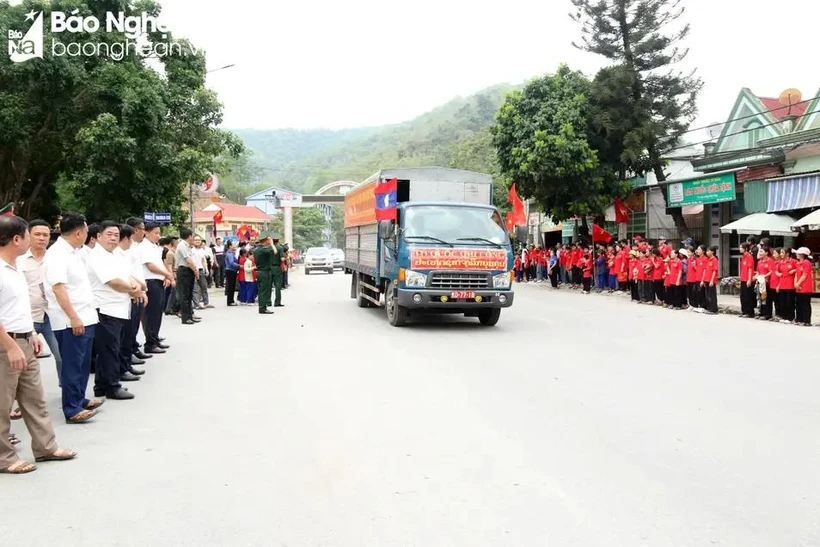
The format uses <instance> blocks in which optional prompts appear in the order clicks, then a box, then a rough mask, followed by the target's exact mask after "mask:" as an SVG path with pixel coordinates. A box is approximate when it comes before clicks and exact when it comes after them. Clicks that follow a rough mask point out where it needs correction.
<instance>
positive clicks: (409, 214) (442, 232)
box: [404, 205, 508, 245]
mask: <svg viewBox="0 0 820 547" xmlns="http://www.w3.org/2000/svg"><path fill="white" fill-rule="evenodd" d="M404 237H405V238H413V237H419V238H436V239H440V240H443V241H446V242H448V243H453V242H458V243H459V244H464V243H469V244H473V245H485V244H486V243H488V242H492V243H494V244H497V245H506V244H507V242H508V239H507V233H506V231H505V230H504V225H503V223H502V221H501V215H499V214H498V211H496V210H495V209H487V208H483V207H463V206H458V207H453V206H447V205H416V206H412V207H408V208H407V209H406V210H405V211H404ZM481 239H484V240H487V241H484V242H482V241H480V240H481Z"/></svg>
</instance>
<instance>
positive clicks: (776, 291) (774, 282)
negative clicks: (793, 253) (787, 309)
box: [769, 249, 783, 321]
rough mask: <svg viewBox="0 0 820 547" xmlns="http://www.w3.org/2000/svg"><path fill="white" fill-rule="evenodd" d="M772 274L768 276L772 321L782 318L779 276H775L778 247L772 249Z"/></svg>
mask: <svg viewBox="0 0 820 547" xmlns="http://www.w3.org/2000/svg"><path fill="white" fill-rule="evenodd" d="M771 255H772V275H770V276H769V283H770V284H771V289H772V303H773V304H774V315H773V316H772V321H779V320H780V319H782V318H783V317H782V315H781V314H782V311H781V310H780V278H779V277H777V268H778V267H779V266H780V249H772V252H771Z"/></svg>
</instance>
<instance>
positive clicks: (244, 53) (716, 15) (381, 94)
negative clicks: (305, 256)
mask: <svg viewBox="0 0 820 547" xmlns="http://www.w3.org/2000/svg"><path fill="white" fill-rule="evenodd" d="M160 1H161V2H162V5H163V7H164V11H163V16H162V19H163V21H165V22H166V23H167V24H168V26H169V27H170V28H171V30H172V31H173V32H174V34H175V35H177V36H184V37H187V38H189V39H191V40H192V41H194V42H195V43H196V44H197V45H199V46H201V47H203V48H204V49H205V50H206V52H207V55H208V67H209V68H211V69H213V68H218V67H221V66H224V65H226V64H231V63H235V64H236V66H235V67H234V68H230V69H226V70H222V71H217V72H214V73H212V74H209V76H208V85H209V86H210V87H212V88H213V89H215V90H216V91H217V92H218V93H219V96H220V98H221V100H222V101H223V102H224V104H225V121H224V126H225V127H229V128H240V127H254V128H281V127H298V128H314V127H326V128H333V129H336V128H342V127H357V126H365V125H381V124H387V123H395V122H400V121H404V120H408V119H411V118H413V117H415V116H417V115H419V114H422V113H424V112H427V111H429V110H430V109H432V108H434V107H436V106H438V105H441V104H443V103H445V102H447V101H448V100H450V99H452V98H454V97H456V96H459V95H461V96H466V95H470V94H472V93H474V92H476V91H479V90H481V89H483V88H485V87H488V86H491V85H494V84H497V83H502V82H507V83H519V82H522V81H525V80H527V79H529V78H532V77H534V76H537V75H540V74H543V73H545V72H551V71H553V70H554V69H555V68H556V67H557V66H558V64H559V63H561V62H567V63H569V65H570V66H571V67H572V68H574V69H579V70H583V71H585V72H588V73H589V74H590V75H592V74H594V72H595V70H596V69H597V68H599V67H600V66H601V63H602V60H601V58H599V57H596V56H593V55H590V54H586V53H582V52H579V51H577V50H576V49H575V48H573V47H572V45H571V42H572V41H573V40H574V39H575V40H577V39H578V37H579V33H578V28H577V26H576V25H575V23H573V22H572V21H571V20H570V19H569V17H568V16H567V14H568V13H569V11H570V10H571V7H572V6H571V3H570V1H569V0H504V1H503V2H500V1H486V2H483V4H482V3H478V2H476V1H475V0H473V1H470V2H467V1H464V0H435V1H433V0H415V1H414V2H385V1H384V0H344V1H338V0H337V1H329V0H322V1H319V2H315V1H314V2H295V1H289V2H282V1H280V0H273V1H271V0H233V1H231V2H225V1H224V0H219V1H217V0H160ZM684 3H685V4H686V5H687V13H686V15H685V17H686V19H687V21H689V22H690V23H691V25H692V33H691V35H690V38H689V40H688V46H689V47H690V49H691V52H690V56H689V60H688V63H687V65H688V67H690V68H691V67H697V69H698V73H699V74H700V76H701V77H702V78H703V79H704V81H705V84H706V85H705V88H704V90H703V93H702V95H701V98H700V101H699V102H700V105H699V106H700V111H701V114H700V118H699V120H698V125H702V124H705V123H710V122H713V121H723V120H724V119H725V118H726V117H727V116H728V114H729V110H730V109H731V107H732V105H733V103H734V100H735V98H736V96H737V93H738V91H739V90H740V88H741V87H749V88H751V89H752V90H753V91H754V92H755V93H757V94H758V95H768V96H775V97H776V96H778V95H779V93H780V92H781V91H783V90H784V89H786V88H789V87H796V88H798V89H800V90H801V91H802V92H803V97H804V98H809V97H812V96H814V95H815V94H816V92H817V91H818V89H820V74H817V73H816V72H815V74H814V75H813V74H812V72H813V69H812V67H811V66H810V62H811V54H810V52H811V51H812V49H813V46H814V45H815V40H816V34H817V17H816V15H818V13H820V8H816V7H813V4H814V3H815V2H814V1H813V0H792V1H791V2H789V3H787V4H783V9H782V10H777V9H776V8H775V7H774V6H773V5H769V6H767V7H766V8H765V9H756V8H755V9H752V8H751V4H750V3H749V2H748V0H745V1H744V0H684ZM692 137H693V138H695V139H700V135H697V134H695V135H693V136H692Z"/></svg>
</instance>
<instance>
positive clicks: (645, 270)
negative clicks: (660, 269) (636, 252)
mask: <svg viewBox="0 0 820 547" xmlns="http://www.w3.org/2000/svg"><path fill="white" fill-rule="evenodd" d="M653 269H654V266H653V264H652V254H651V251H650V250H649V248H648V247H645V248H644V251H643V256H641V258H640V266H639V268H638V270H639V271H638V281H639V283H640V286H641V289H640V293H641V303H643V304H648V303H650V302H651V303H653V304H654V303H655V290H654V288H653V286H652V271H653Z"/></svg>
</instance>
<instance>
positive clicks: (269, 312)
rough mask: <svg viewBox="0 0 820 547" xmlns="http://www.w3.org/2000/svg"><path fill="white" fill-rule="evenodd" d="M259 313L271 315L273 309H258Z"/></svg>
mask: <svg viewBox="0 0 820 547" xmlns="http://www.w3.org/2000/svg"><path fill="white" fill-rule="evenodd" d="M259 313H261V314H262V315H273V310H269V309H268V308H262V309H261V310H259Z"/></svg>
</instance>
